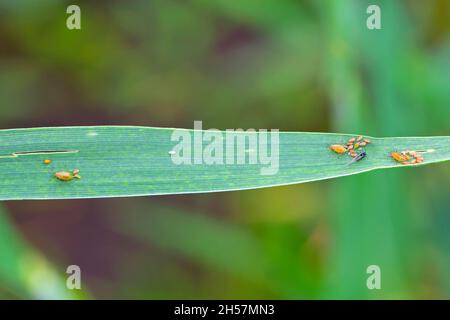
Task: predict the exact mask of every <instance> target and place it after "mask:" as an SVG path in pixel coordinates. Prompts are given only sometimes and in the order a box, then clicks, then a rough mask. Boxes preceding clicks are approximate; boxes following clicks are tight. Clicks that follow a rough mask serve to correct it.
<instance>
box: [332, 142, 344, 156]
mask: <svg viewBox="0 0 450 320" xmlns="http://www.w3.org/2000/svg"><path fill="white" fill-rule="evenodd" d="M330 149H331V150H333V151H334V152H336V153H339V154H342V153H345V152H347V148H346V147H344V146H343V145H340V144H332V145H331V146H330Z"/></svg>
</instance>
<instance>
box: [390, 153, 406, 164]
mask: <svg viewBox="0 0 450 320" xmlns="http://www.w3.org/2000/svg"><path fill="white" fill-rule="evenodd" d="M391 157H392V159H394V160H395V161H398V162H404V161H408V160H409V159H410V157H409V156H408V155H406V154H403V153H400V152H392V153H391Z"/></svg>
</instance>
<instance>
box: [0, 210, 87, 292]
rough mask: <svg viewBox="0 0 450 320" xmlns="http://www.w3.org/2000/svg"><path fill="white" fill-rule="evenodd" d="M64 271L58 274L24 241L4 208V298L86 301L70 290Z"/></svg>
mask: <svg viewBox="0 0 450 320" xmlns="http://www.w3.org/2000/svg"><path fill="white" fill-rule="evenodd" d="M64 271H65V268H63V269H62V270H61V271H60V272H57V271H56V270H55V267H54V266H52V265H51V264H50V263H49V262H48V261H47V260H46V259H45V258H44V257H43V256H42V255H41V254H40V253H39V252H37V251H35V250H34V249H32V248H31V247H30V246H29V245H28V244H27V243H26V241H24V240H23V239H22V237H21V236H20V234H19V233H18V232H17V230H15V228H14V226H13V224H12V223H11V222H10V221H9V219H8V216H7V214H6V212H5V210H4V208H3V207H2V206H0V296H1V295H2V291H5V292H6V293H8V295H11V296H12V297H18V298H27V299H30V298H31V299H77V298H82V297H84V296H85V294H79V293H78V292H73V291H71V290H68V289H67V288H66V279H65V278H64V277H63V276H62V275H63V274H64ZM8 297H9V296H8Z"/></svg>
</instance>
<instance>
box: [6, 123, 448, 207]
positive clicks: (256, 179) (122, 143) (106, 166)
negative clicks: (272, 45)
mask: <svg viewBox="0 0 450 320" xmlns="http://www.w3.org/2000/svg"><path fill="white" fill-rule="evenodd" d="M174 130H176V129H171V128H151V127H131V126H130V127H129V126H95V127H55V128H31V129H9V130H0V190H1V191H0V200H18V199H70V198H100V197H127V196H144V195H159V194H178V193H198V192H215V191H229V190H243V189H252V188H261V187H270V186H277V185H286V184H294V183H302V182H308V181H316V180H323V179H330V178H335V177H340V176H346V175H352V174H357V173H361V172H365V171H370V170H374V169H380V168H391V167H404V166H403V165H401V164H398V163H396V162H395V161H393V160H392V159H391V158H390V156H389V154H390V152H392V151H396V150H398V151H401V150H428V149H434V150H435V152H433V153H427V154H426V155H425V162H424V164H430V163H435V162H440V161H446V160H449V159H450V137H402V138H373V137H367V136H365V137H367V138H369V139H371V141H372V143H371V144H369V145H368V146H367V147H366V148H365V150H366V151H367V153H368V156H367V157H366V158H365V159H363V160H361V161H359V162H357V163H353V164H350V165H349V162H350V161H351V159H352V158H351V157H349V156H348V155H338V154H335V153H334V152H332V151H330V150H329V146H330V145H331V144H345V142H346V141H347V140H348V139H349V138H350V137H355V136H357V135H347V134H333V133H306V132H281V133H279V161H278V162H279V169H278V172H277V174H274V175H262V174H261V168H264V167H268V166H269V165H268V164H261V163H260V162H258V164H249V163H248V159H246V164H240V165H239V164H230V165H225V164H224V165H217V164H216V165H207V164H204V163H203V164H191V165H176V164H175V163H174V162H173V161H172V158H171V155H170V154H169V151H171V150H172V149H173V148H174V146H175V145H176V144H177V143H178V141H171V136H172V133H173V132H174ZM178 130H180V129H178ZM183 130H184V129H183ZM185 131H186V132H189V133H190V134H191V135H192V136H193V135H194V131H193V130H185ZM196 133H199V131H197V132H196ZM244 134H245V133H244ZM255 134H256V135H258V136H257V137H258V141H259V138H260V136H259V134H258V133H255ZM269 142H270V134H269ZM208 144H209V143H208V142H203V148H204V147H205V146H206V145H208ZM224 145H225V140H224ZM38 150H78V152H76V153H59V154H28V155H19V156H17V157H11V154H13V153H17V152H33V151H38ZM253 152H258V150H253ZM225 153H226V151H225V148H224V156H225ZM192 154H194V151H193V150H192ZM269 155H270V152H269ZM8 156H9V157H8ZM44 159H50V160H52V163H51V164H50V165H45V164H43V160H44ZM258 159H259V157H258ZM424 164H421V165H424ZM74 169H79V170H80V175H81V177H82V178H81V179H80V180H77V179H74V180H72V181H67V182H63V181H59V180H57V179H56V178H55V177H54V173H55V172H57V171H71V170H74Z"/></svg>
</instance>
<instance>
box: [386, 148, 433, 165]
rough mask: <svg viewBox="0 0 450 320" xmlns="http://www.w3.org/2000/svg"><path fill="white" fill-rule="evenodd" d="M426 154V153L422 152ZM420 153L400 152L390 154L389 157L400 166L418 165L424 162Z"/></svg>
mask: <svg viewBox="0 0 450 320" xmlns="http://www.w3.org/2000/svg"><path fill="white" fill-rule="evenodd" d="M424 152H426V151H424ZM424 152H421V151H410V150H406V151H401V152H392V153H391V157H392V159H394V160H395V161H397V162H400V163H401V164H405V165H406V164H418V163H422V162H424V158H423V156H422V155H421V154H422V153H424Z"/></svg>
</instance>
